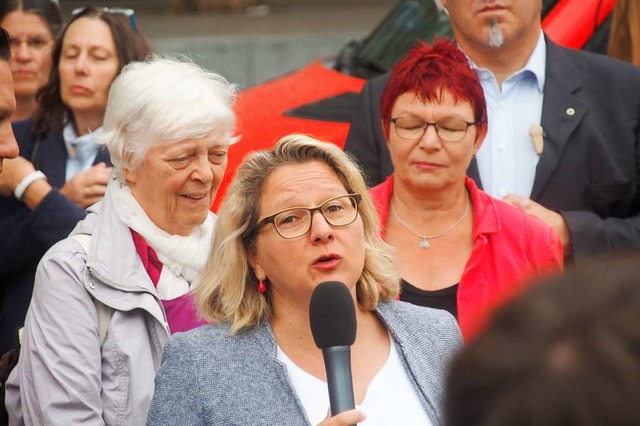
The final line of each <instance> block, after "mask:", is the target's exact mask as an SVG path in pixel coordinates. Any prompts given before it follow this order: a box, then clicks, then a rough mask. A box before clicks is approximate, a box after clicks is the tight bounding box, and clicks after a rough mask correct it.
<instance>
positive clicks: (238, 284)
mask: <svg viewBox="0 0 640 426" xmlns="http://www.w3.org/2000/svg"><path fill="white" fill-rule="evenodd" d="M316 161H317V162H321V163H323V164H326V165H327V166H329V167H330V168H331V169H332V170H333V171H334V172H335V173H336V175H337V176H338V178H339V179H340V181H341V182H342V184H343V185H344V187H345V189H346V190H347V192H349V193H357V194H361V195H362V201H361V202H360V204H359V214H360V217H361V218H362V224H363V227H364V237H365V262H364V268H363V271H362V274H361V276H360V278H359V280H358V282H357V283H356V295H357V301H358V304H359V305H360V306H361V307H362V308H363V309H366V310H374V309H375V308H376V306H377V305H378V303H379V302H380V301H382V302H386V301H389V300H391V299H393V298H395V297H396V296H397V295H398V292H399V289H400V284H399V281H400V279H399V276H398V274H397V272H396V271H395V268H394V266H393V255H392V252H391V250H392V249H391V247H390V246H389V245H387V244H386V243H385V242H384V241H383V240H382V238H381V237H380V225H379V222H378V216H377V213H376V209H375V207H374V205H373V201H372V200H371V198H370V197H369V195H368V193H367V187H366V185H365V182H364V179H363V177H362V173H361V172H360V169H359V168H358V166H357V165H356V164H355V163H354V162H353V161H352V160H351V159H350V158H349V157H348V155H347V154H346V153H344V152H343V151H342V150H341V149H340V148H338V147H337V146H335V145H333V144H330V143H326V142H321V141H318V140H316V139H313V138H310V137H308V136H304V135H296V134H293V135H289V136H286V137H284V138H282V139H280V140H279V141H278V142H277V144H276V146H275V147H274V148H273V149H269V150H262V151H257V152H254V153H252V154H250V155H249V156H247V157H246V158H245V159H244V161H243V163H242V165H241V166H240V167H239V168H238V171H237V174H236V176H235V178H234V180H233V182H232V183H231V185H230V186H229V189H228V192H227V195H226V197H225V199H224V202H223V204H222V206H221V208H220V212H219V215H218V218H217V221H216V225H215V229H214V232H213V243H212V247H211V253H210V254H209V259H208V261H207V265H206V267H205V270H204V272H203V276H202V280H201V282H200V284H199V285H198V287H197V289H196V291H195V294H196V303H197V306H198V311H199V314H200V316H201V317H203V318H204V319H206V320H208V321H212V322H227V323H229V324H230V325H231V332H232V333H235V332H237V331H238V330H240V329H243V328H246V327H251V326H253V325H255V324H257V323H258V322H260V321H261V320H264V319H266V320H268V319H269V318H270V316H271V315H272V306H271V301H270V298H269V295H268V293H266V294H264V295H261V294H259V293H258V291H257V289H256V286H257V283H258V281H257V278H256V277H255V275H254V272H253V271H252V269H251V266H250V264H249V260H248V253H249V250H250V249H252V248H254V247H255V239H256V235H255V229H254V228H255V226H256V224H257V223H258V218H259V217H260V198H261V195H262V191H263V190H264V183H265V181H266V180H267V178H268V177H269V176H270V175H271V174H272V173H273V172H274V171H275V170H277V169H278V168H280V167H282V166H284V165H291V164H306V163H309V162H316Z"/></svg>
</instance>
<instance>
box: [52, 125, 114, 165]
mask: <svg viewBox="0 0 640 426" xmlns="http://www.w3.org/2000/svg"><path fill="white" fill-rule="evenodd" d="M103 133H104V129H103V128H102V127H98V128H97V129H96V130H94V131H93V132H89V133H87V134H86V135H82V136H78V135H77V134H76V131H75V129H74V128H73V124H72V123H68V124H67V125H66V126H64V129H62V138H63V139H64V146H65V148H66V149H67V154H68V155H69V157H72V158H76V159H78V160H79V161H81V162H84V161H87V160H88V159H90V158H93V157H95V155H96V154H97V153H98V150H99V149H100V146H99V145H98V144H97V142H96V141H97V138H98V136H100V135H102V134H103Z"/></svg>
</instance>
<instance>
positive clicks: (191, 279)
mask: <svg viewBox="0 0 640 426" xmlns="http://www.w3.org/2000/svg"><path fill="white" fill-rule="evenodd" d="M233 100H234V88H233V86H232V85H230V84H229V83H227V81H226V80H224V78H222V77H220V76H219V75H217V74H213V73H209V72H206V71H204V70H202V69H201V68H199V67H198V66H196V65H194V64H192V63H187V62H184V61H176V60H171V59H153V60H150V61H148V62H144V63H132V64H130V65H128V66H127V67H126V68H125V69H124V70H123V71H122V74H121V75H120V76H119V77H118V78H117V79H116V80H115V81H114V83H113V85H112V87H111V90H110V92H109V102H108V106H107V110H106V115H105V118H104V127H105V130H106V134H105V137H104V142H105V144H106V145H107V147H108V148H109V152H110V154H111V158H112V161H113V164H114V171H115V176H114V178H113V179H112V181H111V182H110V183H109V185H108V187H107V192H106V195H105V198H104V200H103V201H102V202H100V203H98V204H96V205H94V206H93V207H91V208H90V209H89V212H88V215H87V217H86V219H84V220H83V221H82V222H80V223H79V224H78V226H77V227H76V229H75V230H74V231H73V232H72V233H71V236H70V237H69V238H67V239H65V240H63V241H61V242H59V243H58V244H56V245H55V246H53V247H52V248H51V249H50V250H49V251H48V252H47V254H46V255H45V256H44V258H43V259H42V261H41V262H40V265H39V267H38V272H37V274H36V280H35V288H34V293H33V299H32V301H31V305H30V307H29V312H28V314H27V319H26V324H25V331H24V338H23V344H22V351H21V354H20V360H19V363H18V365H17V367H16V368H15V369H14V370H13V372H12V373H11V377H10V379H9V382H8V387H7V406H8V410H9V413H10V416H11V417H12V418H13V420H14V421H15V422H16V423H18V422H20V423H22V422H24V423H26V424H59V425H62V424H67V425H70V424H85V425H87V424H105V423H106V424H126V425H133V424H143V423H144V422H145V420H146V417H147V411H148V407H149V404H150V403H151V398H152V396H153V387H154V384H153V380H154V376H155V373H156V370H157V369H158V368H159V367H160V357H161V353H162V349H163V347H164V345H165V344H166V343H167V341H168V340H169V337H170V335H171V333H174V332H176V331H184V330H188V329H190V328H193V327H195V326H197V325H199V324H200V322H199V320H198V319H197V316H196V313H195V309H194V307H193V302H192V299H191V296H190V295H191V293H190V291H191V290H192V289H193V287H194V286H195V285H196V283H197V281H198V279H199V276H200V272H201V270H202V268H203V266H204V263H205V261H206V259H207V255H208V253H209V246H210V242H211V235H212V229H213V224H214V215H213V214H212V213H211V212H210V209H209V208H210V206H211V202H212V200H213V197H214V196H215V194H216V190H217V188H218V186H219V183H220V180H221V179H222V176H223V174H224V171H225V168H226V164H227V148H228V146H229V144H230V143H232V142H233V141H234V138H233V137H232V133H233V128H234V114H233V111H232V103H233ZM21 416H22V417H23V418H20V417H21Z"/></svg>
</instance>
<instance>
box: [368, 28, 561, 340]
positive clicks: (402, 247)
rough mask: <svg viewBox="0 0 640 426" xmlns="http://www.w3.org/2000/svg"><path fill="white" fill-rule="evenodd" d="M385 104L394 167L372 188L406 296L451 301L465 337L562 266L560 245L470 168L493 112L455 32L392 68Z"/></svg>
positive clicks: (435, 303) (430, 302)
mask: <svg viewBox="0 0 640 426" xmlns="http://www.w3.org/2000/svg"><path fill="white" fill-rule="evenodd" d="M381 110H382V125H383V129H384V132H385V135H386V138H387V147H388V149H389V152H390V154H391V160H392V162H393V166H394V170H395V173H394V174H393V175H391V176H390V177H389V178H388V179H387V180H386V181H385V182H383V183H382V184H380V185H378V186H376V187H374V188H372V189H371V190H370V192H371V195H372V196H373V198H374V200H375V201H376V204H377V208H378V213H379V216H380V220H381V223H382V227H383V232H384V237H385V239H386V241H387V242H388V243H389V244H391V245H392V246H393V247H395V249H396V267H397V268H398V270H399V272H400V274H401V276H402V278H403V280H402V294H401V300H405V301H408V302H412V303H415V304H418V305H423V306H429V307H435V308H440V309H446V310H448V311H449V312H451V313H452V314H453V315H454V316H455V317H456V318H457V319H458V322H459V324H460V328H461V330H462V333H463V336H464V337H465V339H467V340H468V339H469V338H471V337H472V336H473V335H474V334H475V333H476V332H477V331H478V330H479V329H480V328H481V327H482V325H483V324H484V322H485V320H486V317H487V315H488V314H489V312H490V311H491V309H492V308H493V307H495V306H496V304H498V303H500V302H501V301H502V300H504V299H505V298H507V297H509V296H511V295H512V294H513V293H515V292H516V291H517V289H518V288H519V287H520V286H522V285H523V284H524V283H526V282H527V281H528V280H529V279H530V278H532V276H535V275H538V274H541V273H545V272H548V271H552V270H557V269H561V268H562V255H563V253H562V245H561V243H560V241H559V239H558V236H557V235H556V233H555V231H554V230H553V229H551V228H550V227H549V226H547V225H545V224H544V223H543V222H542V221H540V220H538V219H536V218H534V217H532V216H530V215H527V214H526V213H524V212H523V211H522V210H519V209H516V208H514V207H511V206H509V205H507V204H505V203H503V202H501V201H499V200H496V199H494V198H492V197H490V196H489V195H487V194H485V193H484V192H483V191H481V190H480V189H478V188H477V186H476V185H475V183H474V182H473V181H472V180H471V179H469V178H467V177H466V175H465V174H466V170H467V167H468V166H469V164H470V162H471V160H472V158H473V156H474V155H475V154H476V152H477V151H478V149H479V148H480V145H481V144H482V141H483V139H484V137H485V135H486V133H487V112H486V104H485V99H484V95H483V92H482V87H481V85H480V82H479V80H478V77H477V75H476V73H475V71H473V69H471V68H470V66H469V63H468V60H467V59H466V57H465V55H464V53H462V51H460V50H459V49H458V47H457V45H456V44H455V42H453V41H448V40H439V41H436V42H435V43H434V45H433V46H429V45H428V44H426V43H420V44H419V45H418V46H416V47H415V48H414V49H413V50H411V51H410V52H409V53H408V54H407V56H406V57H405V58H404V59H403V60H402V61H400V62H399V63H398V64H397V65H396V66H395V68H394V69H393V71H392V73H391V76H390V78H389V82H388V84H387V87H386V89H385V92H384V95H383V98H382V109H381Z"/></svg>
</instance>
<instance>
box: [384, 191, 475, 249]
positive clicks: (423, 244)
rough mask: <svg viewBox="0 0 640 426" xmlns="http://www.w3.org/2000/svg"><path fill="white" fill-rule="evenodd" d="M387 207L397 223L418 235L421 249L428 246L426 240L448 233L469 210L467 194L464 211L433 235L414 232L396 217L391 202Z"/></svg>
mask: <svg viewBox="0 0 640 426" xmlns="http://www.w3.org/2000/svg"><path fill="white" fill-rule="evenodd" d="M389 207H390V210H391V214H392V215H393V217H394V218H395V219H396V220H397V221H398V223H399V224H400V225H402V226H404V227H405V228H407V230H409V231H411V233H413V234H415V235H417V236H418V237H420V247H422V248H423V249H426V248H429V242H428V241H427V240H433V239H435V238H440V237H442V236H443V235H446V234H448V233H449V232H451V230H453V228H455V227H456V226H458V224H460V222H462V219H464V218H465V216H466V215H467V212H468V211H469V196H467V204H466V205H465V207H464V211H463V212H462V215H461V216H460V217H459V218H458V219H457V220H456V221H455V222H453V223H452V224H451V225H450V226H449V227H448V228H447V229H445V230H444V231H442V232H439V233H437V234H434V235H422V234H421V233H419V232H416V231H415V230H414V229H413V228H411V227H410V226H409V225H407V224H406V223H404V222H403V221H402V219H400V218H399V217H398V215H397V213H396V210H395V209H394V208H393V203H391V205H390V206H389Z"/></svg>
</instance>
